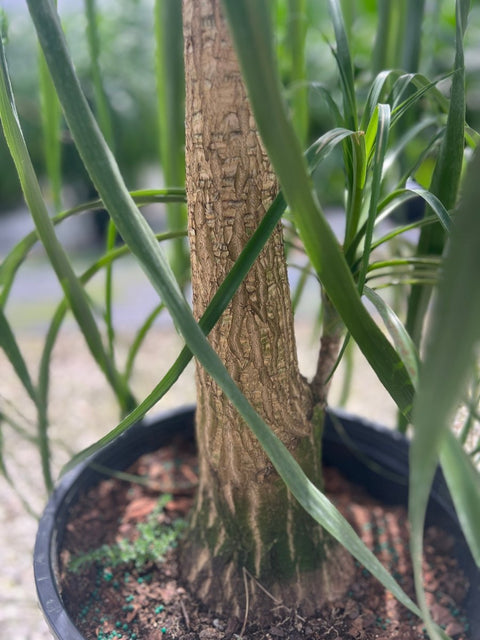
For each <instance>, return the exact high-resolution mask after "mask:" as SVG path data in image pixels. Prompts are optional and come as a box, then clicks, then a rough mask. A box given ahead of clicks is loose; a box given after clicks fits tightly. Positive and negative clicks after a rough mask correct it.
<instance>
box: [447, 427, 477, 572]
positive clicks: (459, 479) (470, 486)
mask: <svg viewBox="0 0 480 640" xmlns="http://www.w3.org/2000/svg"><path fill="white" fill-rule="evenodd" d="M440 462H441V464H442V471H443V475H444V476H445V479H446V481H447V485H448V489H449V491H450V495H451V496H452V500H453V504H454V505H455V509H456V511H457V515H458V518H459V520H460V523H461V526H462V529H463V532H464V534H465V538H466V540H467V542H468V544H469V547H470V550H471V552H472V555H473V558H474V560H475V562H476V564H477V567H480V531H479V530H478V523H479V522H480V476H479V473H478V470H477V469H475V467H474V466H473V463H472V461H471V459H470V458H469V456H468V455H467V453H466V452H465V450H464V449H463V448H462V446H461V444H460V443H459V441H458V440H457V438H456V437H455V436H454V435H453V433H451V432H450V431H447V432H446V434H445V439H444V441H443V444H442V448H441V450H440Z"/></svg>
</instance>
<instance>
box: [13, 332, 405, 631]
mask: <svg viewBox="0 0 480 640" xmlns="http://www.w3.org/2000/svg"><path fill="white" fill-rule="evenodd" d="M121 342H122V340H121ZM123 342H125V343H126V342H127V340H126V338H125V339H124V340H123ZM21 344H22V346H23V348H24V349H25V352H28V354H29V360H30V363H31V364H32V365H33V367H34V368H35V366H36V364H37V363H38V358H39V355H40V348H41V338H40V336H39V334H38V333H27V334H25V335H24V336H23V337H22V342H21ZM180 346H181V342H180V340H179V339H178V337H177V336H176V334H175V333H174V332H173V330H172V329H171V328H169V327H166V326H160V327H159V328H158V329H155V330H154V331H153V332H152V334H151V335H150V336H149V338H148V339H147V342H146V344H145V346H144V348H143V349H142V352H141V354H140V356H139V359H138V363H137V366H136V369H135V383H134V391H135V392H136V393H137V395H138V397H140V396H141V395H142V394H145V393H147V392H148V391H150V389H151V388H152V387H153V386H154V384H155V382H156V380H157V379H158V378H159V377H160V376H161V375H162V373H163V372H164V371H166V369H167V368H168V366H169V365H170V364H171V363H172V362H173V360H174V358H175V356H176V355H177V353H178V351H179V348H180ZM311 353H315V351H314V349H313V348H312V341H311V338H310V334H309V333H307V330H306V325H305V324H302V321H301V322H300V325H299V354H300V362H301V365H302V371H303V372H304V373H305V374H306V375H308V374H311V373H312V367H313V365H314V363H313V362H312V359H311V355H310V354H311ZM120 355H121V354H120ZM152 363H154V366H152ZM355 371H356V373H355V376H354V381H353V389H352V394H351V396H350V400H349V403H348V406H347V408H348V409H349V410H352V411H353V412H356V413H359V414H362V415H364V416H367V417H370V418H372V419H374V420H377V421H381V422H383V423H384V424H389V425H393V424H394V419H395V411H394V408H393V405H392V403H391V401H390V400H389V398H388V396H387V394H386V393H385V392H384V391H383V390H382V389H381V388H380V387H379V384H378V382H377V381H376V379H375V376H374V374H372V373H371V372H370V370H369V369H368V367H367V366H366V365H365V363H364V362H363V361H362V360H361V358H360V356H358V357H356V367H355ZM0 375H1V378H0V379H1V380H2V383H1V385H2V386H1V391H0V403H1V404H4V407H5V408H7V409H10V413H12V412H13V414H14V415H15V417H16V418H17V419H18V421H19V422H20V423H21V424H22V425H26V428H27V429H28V430H29V431H30V432H32V430H31V424H32V422H31V421H32V420H33V416H34V413H33V408H32V407H31V406H30V404H29V402H28V398H26V397H25V396H24V395H23V394H22V392H21V389H20V388H19V387H18V386H16V385H15V382H14V376H13V375H11V369H10V365H9V364H8V363H7V362H6V361H5V359H0ZM341 378H342V372H341V371H340V373H339V376H338V377H337V384H336V386H335V387H334V388H333V389H332V398H333V403H332V404H335V398H338V394H339V387H340V385H341ZM193 401H194V375H193V367H192V366H190V368H189V369H188V370H187V371H186V372H185V374H184V376H183V381H182V383H181V384H177V385H176V386H175V387H174V388H173V390H171V391H170V393H169V394H168V395H167V396H166V397H165V398H164V399H163V400H162V402H161V403H160V405H159V406H157V407H156V408H155V411H157V412H158V411H161V410H163V409H167V408H171V407H175V406H180V405H181V404H184V403H190V402H193ZM1 404H0V407H1ZM13 407H16V408H17V409H18V407H20V408H21V414H20V413H18V414H16V412H15V411H14V410H13ZM50 417H51V422H52V426H51V437H52V442H53V443H54V447H53V461H54V470H55V474H57V473H58V471H59V469H60V468H61V466H62V464H63V463H64V462H66V461H67V459H68V458H69V455H70V453H71V452H74V451H78V450H80V449H81V448H83V447H85V446H87V445H88V444H90V443H91V442H93V441H95V440H96V439H98V438H99V437H100V436H101V435H103V434H104V433H105V432H106V431H107V430H108V428H111V427H112V426H114V425H115V424H116V422H117V413H116V407H115V403H114V399H113V397H112V394H111V392H110V391H109V389H108V388H107V386H106V384H105V382H104V379H103V377H102V375H101V373H99V371H98V369H97V368H96V366H95V364H94V362H93V361H92V359H91V357H90V355H89V353H88V352H87V350H86V348H85V346H84V343H83V339H82V338H81V337H79V336H78V335H77V334H76V333H74V332H73V331H70V330H66V331H65V332H64V333H63V334H62V335H61V336H60V339H59V342H58V344H57V346H56V348H55V352H54V358H53V366H52V383H51V403H50ZM4 456H5V461H6V464H7V468H8V470H9V473H10V475H11V478H12V481H13V482H14V484H15V486H16V487H17V489H18V490H19V491H20V492H21V495H22V496H23V497H27V498H28V502H29V504H30V506H31V508H32V509H33V510H34V511H35V512H36V513H40V512H41V510H42V508H43V505H44V502H45V494H44V492H43V491H42V485H41V473H40V464H39V460H38V453H37V452H36V450H35V448H34V447H33V446H32V445H31V443H29V442H27V441H25V439H23V438H20V437H19V435H18V434H15V433H13V432H12V431H11V430H10V429H7V428H5V429H4ZM35 532H36V519H35V517H33V516H31V515H29V514H28V513H27V512H26V510H25V508H24V505H23V504H22V501H21V500H20V499H19V497H18V496H17V495H16V493H15V492H14V491H13V490H12V488H11V487H10V486H9V485H8V483H7V482H6V481H5V480H4V479H3V478H0V557H1V560H2V563H1V564H2V572H1V574H0V638H15V639H16V638H19V639H20V638H22V639H24V640H46V639H47V638H50V637H51V636H50V634H49V632H48V629H47V627H46V625H45V623H44V621H43V619H42V615H41V613H40V611H39V610H38V608H37V604H36V598H35V591H34V586H33V575H32V566H31V564H32V560H31V558H32V549H33V544H34V538H35Z"/></svg>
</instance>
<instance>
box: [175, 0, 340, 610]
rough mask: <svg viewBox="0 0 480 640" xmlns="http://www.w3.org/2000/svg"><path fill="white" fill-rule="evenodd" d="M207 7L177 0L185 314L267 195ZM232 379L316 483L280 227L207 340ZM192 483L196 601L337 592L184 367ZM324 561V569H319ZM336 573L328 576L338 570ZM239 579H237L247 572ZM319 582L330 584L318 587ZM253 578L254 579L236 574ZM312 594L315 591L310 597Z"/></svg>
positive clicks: (187, 548)
mask: <svg viewBox="0 0 480 640" xmlns="http://www.w3.org/2000/svg"><path fill="white" fill-rule="evenodd" d="M219 5H220V2H219V0H184V5H183V8H184V38H185V72H186V178H187V196H188V209H189V241H190V250H191V259H192V286H193V305H194V312H195V314H196V316H197V317H200V316H201V314H202V313H203V311H204V309H205V307H206V306H207V304H208V302H209V301H210V300H211V298H212V296H213V294H214V293H215V291H216V289H217V288H218V286H219V284H220V283H221V282H222V280H223V279H224V277H225V275H226V274H227V273H228V271H229V270H230V268H231V266H232V265H233V263H234V261H235V260H236V258H237V257H238V255H239V253H240V252H241V250H242V248H243V246H244V244H245V242H246V241H247V240H248V238H249V237H250V235H251V234H252V232H253V231H254V230H255V228H256V227H257V225H258V223H259V221H260V220H261V218H262V217H263V215H264V214H265V211H266V208H267V207H268V206H269V205H270V203H271V202H272V200H273V197H274V195H275V193H276V189H277V185H276V180H275V176H274V174H273V173H272V170H271V168H270V165H269V162H268V158H267V156H266V154H265V152H264V150H263V149H262V146H261V143H260V139H259V136H258V134H257V131H256V128H255V122H254V119H253V117H252V115H251V112H250V108H249V104H248V100H247V97H246V94H245V89H244V86H243V82H242V79H241V75H240V72H239V68H238V64H237V60H236V57H235V54H234V51H233V48H232V45H231V42H230V38H229V35H228V31H227V28H226V25H225V23H224V21H223V19H222V17H221V15H220V8H219ZM209 339H210V342H211V344H212V345H213V347H214V348H215V350H216V351H217V353H218V354H219V355H220V356H221V358H222V360H223V361H224V362H225V364H226V366H227V368H228V370H229V372H230V374H231V375H232V377H233V379H234V380H235V381H236V382H237V384H238V385H239V386H240V388H241V389H242V391H243V392H244V394H245V395H246V396H247V398H248V399H249V400H250V402H251V403H252V404H253V406H254V407H255V408H256V409H257V411H259V413H261V415H262V416H263V417H264V419H265V420H266V421H267V423H268V424H269V425H270V426H271V427H272V428H273V429H274V431H275V433H276V434H277V436H278V437H279V438H280V439H281V440H282V441H283V442H284V444H285V445H286V446H287V447H288V448H289V449H290V450H291V451H292V452H293V453H294V455H295V456H296V457H297V459H298V460H299V461H300V462H301V464H302V466H303V467H304V468H306V469H307V473H308V474H309V475H310V477H311V478H312V479H313V480H314V481H317V482H319V481H320V469H319V463H318V461H319V441H320V433H319V432H318V430H317V431H316V430H315V429H313V428H312V424H311V423H310V422H309V417H310V415H311V412H312V409H313V399H312V394H311V392H310V388H309V386H308V384H307V382H306V381H305V380H304V379H303V378H302V376H301V375H300V372H299V369H298V363H297V356H296V348H295V337H294V331H293V316H292V312H291V307H290V294H289V287H288V280H287V271H286V264H285V256H284V247H283V239H282V231H281V228H280V227H278V228H277V229H276V230H275V232H274V233H273V235H272V237H271V239H270V241H269V242H268V244H267V245H266V247H265V248H264V250H263V252H262V254H261V255H260V257H259V258H258V260H257V262H256V263H255V265H254V266H253V267H252V269H251V270H250V273H249V274H248V276H247V278H246V280H245V282H244V283H243V285H242V286H241V288H240V289H239V291H238V292H237V294H236V296H235V297H234V299H233V300H232V302H231V304H230V305H229V307H228V309H227V310H226V311H225V313H224V314H223V316H222V318H221V319H220V321H219V323H218V324H217V326H216V327H215V329H214V330H213V331H212V332H211V334H210V336H209ZM197 396H198V408H197V441H198V447H199V457H200V488H199V492H198V498H197V504H196V508H195V511H194V515H193V518H192V523H191V529H190V535H189V536H188V538H187V541H186V543H185V545H184V549H183V566H184V571H185V576H186V578H187V580H188V581H189V582H190V584H191V585H192V588H193V589H195V591H196V593H197V594H198V595H199V597H200V598H202V599H203V601H204V602H205V603H206V604H208V605H209V606H213V607H215V608H216V609H217V610H225V609H226V610H228V611H231V612H232V613H233V614H236V615H240V613H241V611H243V610H244V608H245V589H246V588H248V589H249V591H251V593H250V597H249V607H250V609H251V610H256V611H257V612H258V611H261V610H264V609H265V608H267V609H271V608H272V607H273V606H275V602H274V601H273V600H272V599H271V597H270V596H266V595H265V593H264V592H263V591H262V590H261V589H259V588H255V586H256V585H257V587H258V583H261V584H262V586H264V587H265V588H266V589H268V591H269V592H270V594H271V595H272V596H273V597H274V598H277V599H280V600H281V601H282V602H285V603H286V604H288V606H302V607H304V609H305V610H307V609H308V610H311V609H313V608H315V607H316V606H318V604H319V602H321V600H322V599H324V598H326V597H328V596H329V595H330V596H333V597H335V596H338V594H339V592H341V591H343V589H344V586H345V581H344V580H343V579H340V580H338V577H339V576H342V577H344V578H345V577H346V578H348V574H349V571H348V566H349V560H347V559H346V555H345V553H344V552H343V551H341V550H339V549H338V547H337V546H336V545H333V544H332V543H331V541H330V540H326V539H324V536H323V533H322V531H321V529H320V527H318V525H316V524H315V523H314V522H313V520H311V518H310V517H309V516H307V515H306V514H305V513H304V512H303V510H302V509H301V508H300V507H298V505H297V504H296V503H295V501H294V500H293V499H292V498H291V497H290V496H289V494H288V492H287V491H286V489H285V487H284V485H283V483H282V482H281V480H280V479H279V478H278V476H277V474H276V473H275V472H274V471H273V469H272V466H271V464H270V462H269V460H268V458H267V457H266V455H265V454H264V452H263V450H262V449H261V447H260V445H259V444H258V442H257V441H256V439H255V437H254V436H253V435H252V434H251V432H250V430H249V428H248V427H247V425H245V424H244V423H243V421H242V420H241V419H240V417H239V416H238V414H237V413H236V411H235V410H234V408H233V407H232V406H231V405H230V403H229V402H228V400H227V399H226V398H225V396H224V394H223V393H222V391H221V390H220V389H219V387H218V386H217V385H216V384H215V383H214V382H213V381H212V379H211V378H210V377H209V376H208V375H207V374H206V373H205V371H204V370H203V369H202V368H200V367H198V368H197ZM326 556H329V557H330V558H331V562H327V563H324V562H323V559H324V558H325V557H326ZM339 564H340V565H342V568H341V571H339V566H338V565H339ZM247 572H248V573H247ZM332 574H333V575H334V577H335V580H334V581H332V579H331V577H332ZM248 575H252V576H255V578H256V580H257V581H258V582H256V581H255V580H252V579H251V578H248V579H247V578H246V577H247V576H248ZM320 594H323V595H320Z"/></svg>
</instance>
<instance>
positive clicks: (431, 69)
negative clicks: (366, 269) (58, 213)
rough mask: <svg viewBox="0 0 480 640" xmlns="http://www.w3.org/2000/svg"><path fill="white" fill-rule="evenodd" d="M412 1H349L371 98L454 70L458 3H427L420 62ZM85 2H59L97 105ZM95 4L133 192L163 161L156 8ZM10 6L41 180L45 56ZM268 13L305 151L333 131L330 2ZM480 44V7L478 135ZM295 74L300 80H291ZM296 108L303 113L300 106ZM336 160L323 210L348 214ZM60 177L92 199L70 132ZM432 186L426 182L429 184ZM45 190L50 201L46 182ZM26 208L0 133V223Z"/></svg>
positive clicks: (18, 76) (477, 94)
mask: <svg viewBox="0 0 480 640" xmlns="http://www.w3.org/2000/svg"><path fill="white" fill-rule="evenodd" d="M407 2H408V0H395V2H392V1H391V0H343V2H342V5H343V9H344V13H345V17H346V22H347V28H348V30H349V36H350V38H351V45H352V46H351V50H352V51H353V52H355V59H354V64H355V73H356V80H357V85H358V87H359V88H360V94H361V87H362V86H364V87H365V91H367V88H368V86H369V82H370V81H371V79H372V73H374V71H375V69H376V70H377V71H378V70H379V69H380V68H402V69H405V70H407V71H419V72H421V73H423V74H425V75H426V76H427V77H429V78H433V77H439V76H441V75H442V74H444V73H446V72H448V71H449V70H450V65H451V59H452V49H453V47H454V42H453V37H454V30H453V29H452V28H451V27H452V25H453V24H454V21H455V3H454V2H451V1H450V0H425V19H424V23H423V30H424V33H423V38H422V46H423V50H421V51H419V52H418V54H419V55H418V60H416V59H415V54H414V53H413V54H412V51H411V47H410V46H409V44H408V35H409V33H408V31H409V30H408V24H406V21H405V19H403V21H402V20H399V19H398V18H399V16H405V15H406V11H405V7H406V6H407ZM86 4H87V3H86V1H85V2H84V1H83V0H59V1H58V9H59V13H60V15H61V18H62V23H63V27H64V31H65V35H66V38H67V41H68V43H69V45H70V48H71V52H72V56H73V59H74V61H75V64H76V68H77V72H78V74H79V76H80V78H81V81H82V85H83V88H84V91H85V93H86V95H87V97H88V98H89V99H90V100H91V103H92V104H94V102H95V101H94V84H93V80H92V68H91V63H90V57H89V52H88V43H87V34H86V28H87V20H86ZM95 4H96V12H97V27H98V35H99V40H100V56H99V60H98V63H99V66H100V69H101V72H102V78H103V83H104V90H105V93H106V96H107V101H108V106H109V110H110V117H111V121H112V128H113V142H114V148H115V155H116V157H117V160H118V162H119V165H120V169H121V171H122V173H123V175H124V177H125V179H126V182H127V185H128V186H129V188H135V187H136V186H137V185H138V181H139V178H140V175H141V173H142V171H144V170H145V168H146V167H149V166H152V165H153V164H157V165H158V157H159V134H158V116H157V93H156V87H155V59H154V51H155V45H154V38H155V36H154V23H153V20H152V15H153V6H154V0H96V3H95ZM475 4H476V3H474V5H475ZM403 5H405V6H403ZM3 7H4V9H5V12H6V16H4V17H3V20H6V21H7V26H6V33H7V34H8V35H7V57H8V62H9V66H10V71H11V76H12V78H13V81H14V92H15V96H16V101H17V106H18V110H19V115H20V118H21V122H22V127H23V130H24V133H25V137H26V141H27V145H28V148H29V149H30V153H31V156H32V158H33V162H34V166H35V169H36V170H37V172H38V175H39V176H45V174H46V170H45V160H44V153H43V147H42V144H43V143H42V135H43V134H42V115H41V105H40V97H39V96H40V93H39V90H38V87H39V69H38V66H37V65H35V64H32V60H35V59H36V57H37V51H38V45H37V42H36V36H35V33H34V30H33V26H32V24H31V21H30V19H29V17H28V15H27V8H26V5H25V4H24V3H23V2H18V0H4V2H3ZM271 7H272V15H273V18H274V21H275V25H276V29H275V33H276V46H277V52H278V61H279V67H280V71H281V76H282V79H283V82H284V85H285V88H286V94H285V95H286V97H287V100H289V101H292V102H293V101H294V100H296V99H298V98H299V96H300V98H299V100H300V101H301V100H302V99H304V98H302V97H301V94H302V92H303V93H304V96H305V95H306V98H305V100H306V104H308V109H307V111H306V113H305V114H304V122H303V124H299V125H298V127H297V130H298V128H300V129H302V130H300V131H299V133H300V135H301V137H302V138H303V142H304V144H305V146H306V145H307V144H308V143H311V142H312V141H313V140H315V139H316V138H318V137H319V136H320V135H321V134H322V133H324V132H325V131H326V130H328V129H329V128H331V127H332V120H331V117H330V115H329V112H328V109H327V107H326V105H325V100H324V98H323V96H322V94H321V92H320V91H319V90H318V88H316V87H315V84H317V85H318V84H322V85H326V86H327V87H328V88H329V90H330V91H332V90H334V89H335V87H337V85H338V79H337V68H336V65H335V60H334V56H333V54H332V51H331V48H330V45H331V43H333V42H334V36H333V32H332V26H331V21H330V19H329V16H328V9H327V3H322V2H317V1H314V0H272V2H271ZM296 9H298V13H297V14H296V13H295V11H296ZM295 15H298V16H299V18H298V24H296V25H295V26H294V28H293V30H294V31H295V30H296V34H297V37H298V36H299V35H300V37H302V38H304V39H305V42H306V47H305V54H304V59H300V60H296V61H294V60H292V56H293V55H295V54H294V53H293V52H295V51H296V52H298V51H300V50H302V48H301V47H298V46H295V44H294V41H293V38H294V36H293V35H292V20H294V18H292V16H295ZM379 19H384V20H385V23H386V24H388V25H390V27H389V29H387V32H386V33H385V34H384V35H385V38H384V41H383V42H378V40H377V41H376V37H375V34H376V31H377V24H378V20H379ZM425 31H429V32H431V35H432V37H428V34H426V33H425ZM439 35H440V37H438V36H439ZM433 36H435V37H433ZM479 42H480V6H472V10H471V15H470V24H469V28H468V29H467V35H466V41H465V57H466V68H467V78H466V83H467V92H466V93H467V97H468V103H467V122H468V123H469V124H470V125H471V126H472V127H474V128H475V129H477V130H478V128H480V46H479ZM292 43H293V44H292ZM409 58H410V59H409ZM302 67H303V69H302ZM408 67H410V68H408ZM296 68H297V70H298V73H297V78H295V77H292V76H293V75H295V69H296ZM298 78H301V79H300V80H299V79H298ZM444 84H445V87H444V88H445V91H448V82H446V83H444ZM307 86H308V89H307ZM420 109H421V105H420ZM429 109H431V103H430V104H429ZM295 110H296V112H297V113H298V111H299V108H298V106H297V107H296V109H295ZM420 144H421V143H420ZM339 153H340V152H339ZM337 160H340V158H339V157H336V154H335V153H333V154H331V156H330V157H329V158H328V160H327V161H326V163H325V165H324V167H323V169H322V174H321V178H319V179H322V181H323V182H324V184H325V185H326V186H325V187H324V188H323V191H324V192H325V189H326V192H325V193H324V202H325V203H326V204H331V205H339V206H341V204H342V198H343V188H344V177H343V173H342V169H341V164H342V163H341V162H337ZM62 176H63V184H64V189H65V185H68V188H69V189H70V190H71V191H72V193H73V198H71V199H73V201H74V202H78V201H82V200H85V199H88V198H89V197H91V196H92V195H94V192H92V187H91V185H90V182H89V179H88V177H87V175H86V173H85V170H84V168H83V166H82V163H81V162H80V159H79V158H78V155H77V152H76V150H75V148H74V145H73V144H72V142H71V140H70V138H69V134H68V131H67V130H66V128H65V127H64V126H63V127H62ZM325 178H328V179H325ZM417 178H418V177H417ZM420 179H421V176H420ZM428 179H429V176H427V177H426V181H428ZM45 192H46V195H47V200H48V185H47V181H46V180H45ZM21 200H22V196H21V191H20V186H19V183H18V179H17V177H16V172H15V169H14V166H13V162H12V160H11V157H10V154H9V153H8V150H7V147H6V144H5V141H4V139H3V135H2V134H0V215H1V214H2V213H3V212H5V211H8V210H11V209H12V208H15V207H16V206H17V205H18V204H19V203H20V202H21Z"/></svg>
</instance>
